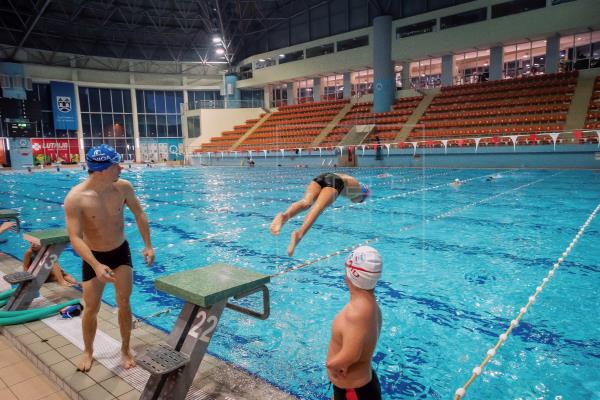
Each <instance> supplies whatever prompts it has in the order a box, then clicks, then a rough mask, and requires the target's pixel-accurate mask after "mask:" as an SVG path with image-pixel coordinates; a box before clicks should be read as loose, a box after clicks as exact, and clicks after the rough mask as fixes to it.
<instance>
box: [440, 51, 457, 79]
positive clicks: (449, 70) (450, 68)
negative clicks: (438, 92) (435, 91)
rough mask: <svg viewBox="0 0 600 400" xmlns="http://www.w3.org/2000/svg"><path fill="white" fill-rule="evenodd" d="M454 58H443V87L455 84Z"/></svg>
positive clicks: (450, 56)
mask: <svg viewBox="0 0 600 400" xmlns="http://www.w3.org/2000/svg"><path fill="white" fill-rule="evenodd" d="M453 61H454V56H453V55H452V54H446V55H443V56H442V86H452V84H453V82H454V76H453V75H454V62H453Z"/></svg>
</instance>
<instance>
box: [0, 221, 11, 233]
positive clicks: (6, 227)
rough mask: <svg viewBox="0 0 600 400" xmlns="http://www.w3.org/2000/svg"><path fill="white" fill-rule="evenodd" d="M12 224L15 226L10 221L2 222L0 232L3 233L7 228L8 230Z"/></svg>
mask: <svg viewBox="0 0 600 400" xmlns="http://www.w3.org/2000/svg"><path fill="white" fill-rule="evenodd" d="M13 226H15V223H14V222H12V221H6V222H3V223H2V224H0V233H4V232H6V231H7V230H9V229H10V228H12V227H13Z"/></svg>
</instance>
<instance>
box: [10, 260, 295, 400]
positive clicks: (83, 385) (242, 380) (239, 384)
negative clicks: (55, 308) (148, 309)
mask: <svg viewBox="0 0 600 400" xmlns="http://www.w3.org/2000/svg"><path fill="white" fill-rule="evenodd" d="M20 269H21V262H20V261H18V260H16V259H14V258H13V257H10V256H8V255H6V254H3V253H1V252H0V273H2V274H7V273H11V272H14V271H17V270H20ZM2 283H4V282H2ZM2 290H4V289H2V288H0V291H2ZM40 292H41V295H42V296H43V297H44V298H46V299H47V300H48V301H51V302H53V303H58V302H61V301H66V300H69V299H72V298H79V297H81V292H80V291H78V290H76V289H73V288H63V287H60V286H59V285H57V284H55V283H47V284H45V285H44V286H43V287H42V289H41V290H40ZM52 318H54V317H52ZM54 319H55V318H54ZM48 320H50V319H48ZM51 322H52V321H51ZM73 324H77V326H80V319H79V317H77V318H76V319H74V320H73V321H71V322H70V324H69V325H66V326H70V327H72V326H73ZM98 331H99V332H98V335H97V338H99V337H102V336H104V337H110V338H114V339H116V340H114V341H113V340H108V341H106V340H105V342H107V343H109V344H111V345H112V347H115V346H116V345H115V343H116V342H117V341H119V340H120V336H119V328H118V323H117V314H116V309H114V308H113V307H110V306H108V305H106V304H104V303H103V304H102V308H101V310H100V313H99V315H98ZM69 336H70V335H69V333H68V332H62V333H61V332H58V331H56V330H55V329H52V328H51V327H50V326H49V324H48V323H45V322H44V321H34V322H29V323H26V324H21V325H13V326H7V327H0V398H2V399H3V400H4V399H13V398H14V399H19V400H21V399H27V400H36V399H47V400H50V399H68V398H70V399H86V400H87V399H89V400H111V399H120V400H133V399H138V398H139V397H140V389H141V387H143V385H144V384H145V381H143V379H147V374H146V373H145V371H143V370H142V369H141V368H139V367H136V368H133V369H131V370H124V369H123V368H121V367H120V366H115V367H109V368H107V367H106V366H104V365H101V364H100V363H99V362H98V361H96V360H95V361H94V364H93V367H92V369H91V370H90V371H89V372H88V373H83V372H78V371H76V366H75V363H76V362H77V361H78V360H79V358H80V357H81V349H80V347H78V345H77V343H73V342H71V341H69V340H68V339H67V337H69ZM166 336H167V335H166V334H165V333H164V332H162V331H160V330H158V329H156V328H154V327H152V326H150V325H147V324H144V323H138V324H137V328H136V329H134V330H133V331H132V337H131V347H132V349H133V351H134V352H139V351H140V350H142V349H143V348H144V346H146V345H148V344H154V343H157V342H161V341H164V339H165V338H166ZM110 338H109V339H110ZM97 340H98V339H97ZM105 345H106V344H105ZM79 346H80V345H79ZM96 350H97V349H96ZM110 351H112V352H113V353H115V354H118V351H119V348H118V346H116V347H115V348H112V349H110ZM140 377H141V378H140ZM140 379H142V381H140ZM187 399H202V400H234V399H248V400H264V399H274V400H292V399H295V397H294V396H292V395H290V394H288V393H285V392H283V391H281V390H279V389H277V388H275V387H273V386H271V385H269V384H268V383H266V382H265V381H263V380H261V379H259V378H257V377H255V376H252V375H250V374H248V373H247V372H245V371H243V370H241V369H238V368H236V367H234V366H232V365H231V364H228V363H226V362H224V361H222V360H219V359H217V358H215V357H212V356H210V355H206V356H205V358H204V360H203V362H202V365H201V367H200V369H199V371H198V373H197V374H196V377H195V379H194V384H193V386H192V389H190V394H188V396H187Z"/></svg>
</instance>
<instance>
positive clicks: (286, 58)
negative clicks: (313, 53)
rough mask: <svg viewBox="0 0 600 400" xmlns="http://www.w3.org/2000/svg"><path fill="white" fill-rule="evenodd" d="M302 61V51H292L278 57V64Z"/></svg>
mask: <svg viewBox="0 0 600 400" xmlns="http://www.w3.org/2000/svg"><path fill="white" fill-rule="evenodd" d="M303 59H304V50H298V51H293V52H291V53H287V54H280V55H279V64H285V63H289V62H292V61H298V60H303Z"/></svg>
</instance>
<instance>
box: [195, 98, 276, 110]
mask: <svg viewBox="0 0 600 400" xmlns="http://www.w3.org/2000/svg"><path fill="white" fill-rule="evenodd" d="M263 105H264V103H263V101H262V100H257V99H252V100H196V101H193V102H190V103H189V104H188V110H199V109H218V108H261V107H263Z"/></svg>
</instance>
